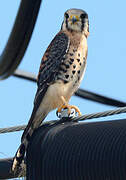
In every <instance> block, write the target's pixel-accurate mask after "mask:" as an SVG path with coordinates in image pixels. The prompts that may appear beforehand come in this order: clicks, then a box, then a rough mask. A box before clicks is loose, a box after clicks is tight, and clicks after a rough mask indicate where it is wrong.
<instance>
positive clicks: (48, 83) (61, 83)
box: [11, 8, 89, 173]
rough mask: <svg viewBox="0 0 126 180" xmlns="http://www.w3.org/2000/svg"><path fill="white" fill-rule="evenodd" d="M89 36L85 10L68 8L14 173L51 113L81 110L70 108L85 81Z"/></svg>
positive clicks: (42, 73) (45, 61)
mask: <svg viewBox="0 0 126 180" xmlns="http://www.w3.org/2000/svg"><path fill="white" fill-rule="evenodd" d="M88 35H89V19H88V14H87V13H86V11H84V10H82V9H76V8H73V9H68V10H67V11H66V12H65V13H64V19H63V22H62V25H61V29H60V31H59V32H58V33H57V34H56V36H55V37H54V39H53V40H52V41H51V43H50V45H49V46H48V48H47V50H46V51H45V53H44V56H43V58H42V60H41V63H40V68H39V73H38V78H37V92H36V95H35V99H34V106H33V111H32V114H31V117H30V120H29V122H28V125H27V126H26V128H25V130H24V132H23V135H22V137H21V144H20V146H19V148H18V150H17V152H16V155H15V156H14V159H13V164H12V168H11V170H12V171H13V172H14V173H16V172H18V170H19V168H20V166H21V163H22V161H23V158H24V155H25V152H26V150H27V146H28V143H29V141H30V138H31V136H32V134H33V132H34V131H35V129H37V128H38V127H39V126H40V125H41V124H42V122H43V120H44V119H45V118H46V116H47V115H48V113H49V112H50V111H52V110H54V109H58V110H57V111H58V113H60V112H61V110H62V109H65V108H67V109H68V114H70V113H71V109H75V111H76V112H77V113H78V115H81V113H80V110H79V108H78V107H76V106H73V105H69V104H68V103H69V100H70V98H71V96H72V95H73V94H74V93H75V92H76V91H77V89H78V88H79V86H80V82H81V80H82V79H83V76H84V73H85V69H86V64H87V54H88V45H87V37H88Z"/></svg>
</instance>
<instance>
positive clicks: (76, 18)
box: [61, 9, 89, 36]
mask: <svg viewBox="0 0 126 180" xmlns="http://www.w3.org/2000/svg"><path fill="white" fill-rule="evenodd" d="M61 29H62V30H64V31H65V30H68V31H78V32H84V34H85V35H86V36H88V34H89V20H88V14H87V13H86V12H85V11H83V10H81V9H69V10H67V11H66V12H65V13H64V21H63V23H62V27H61Z"/></svg>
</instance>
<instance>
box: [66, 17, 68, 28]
mask: <svg viewBox="0 0 126 180" xmlns="http://www.w3.org/2000/svg"><path fill="white" fill-rule="evenodd" d="M66 28H67V29H68V20H67V18H66Z"/></svg>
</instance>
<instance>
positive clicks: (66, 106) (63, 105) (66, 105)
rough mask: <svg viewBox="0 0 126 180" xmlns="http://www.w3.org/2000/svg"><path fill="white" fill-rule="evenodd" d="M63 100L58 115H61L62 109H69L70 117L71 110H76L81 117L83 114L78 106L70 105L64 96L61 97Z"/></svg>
mask: <svg viewBox="0 0 126 180" xmlns="http://www.w3.org/2000/svg"><path fill="white" fill-rule="evenodd" d="M61 100H62V102H63V104H62V106H61V107H59V108H58V110H57V111H58V113H61V110H62V109H65V108H67V109H68V115H70V114H71V109H75V111H76V112H77V113H78V115H79V116H81V112H80V110H79V108H78V107H77V106H74V105H69V104H68V102H67V101H66V100H65V98H64V97H63V96H61Z"/></svg>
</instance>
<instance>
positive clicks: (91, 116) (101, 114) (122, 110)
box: [0, 107, 126, 134]
mask: <svg viewBox="0 0 126 180" xmlns="http://www.w3.org/2000/svg"><path fill="white" fill-rule="evenodd" d="M121 113H126V107H122V108H117V109H114V110H109V111H104V112H98V113H92V114H87V115H83V116H78V117H76V118H73V119H71V121H72V122H74V121H84V120H89V119H94V118H100V117H106V116H112V115H116V114H121ZM55 122H57V121H56V120H54V121H47V122H45V123H43V125H52V124H54V123H55ZM25 127H26V125H22V126H13V127H8V128H0V134H2V133H8V132H15V131H21V130H24V129H25Z"/></svg>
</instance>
